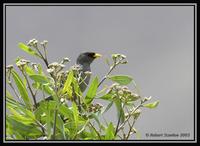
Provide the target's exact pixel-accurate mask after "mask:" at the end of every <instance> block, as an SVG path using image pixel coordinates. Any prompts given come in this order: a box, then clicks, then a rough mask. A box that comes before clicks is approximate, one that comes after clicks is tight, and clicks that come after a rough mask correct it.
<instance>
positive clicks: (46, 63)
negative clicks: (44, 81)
mask: <svg viewBox="0 0 200 146" xmlns="http://www.w3.org/2000/svg"><path fill="white" fill-rule="evenodd" d="M35 48H36V50H37V51H38V53H39V54H40V56H41V57H42V60H43V61H44V63H45V65H46V66H47V68H48V66H49V63H48V61H47V59H46V58H45V57H44V56H43V55H42V53H41V52H40V50H39V49H38V47H37V46H36V47H35Z"/></svg>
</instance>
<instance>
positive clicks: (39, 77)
mask: <svg viewBox="0 0 200 146" xmlns="http://www.w3.org/2000/svg"><path fill="white" fill-rule="evenodd" d="M29 77H30V78H31V79H32V80H34V81H35V82H39V83H42V84H46V83H49V81H48V79H47V77H46V76H43V75H39V74H34V75H30V76H29Z"/></svg>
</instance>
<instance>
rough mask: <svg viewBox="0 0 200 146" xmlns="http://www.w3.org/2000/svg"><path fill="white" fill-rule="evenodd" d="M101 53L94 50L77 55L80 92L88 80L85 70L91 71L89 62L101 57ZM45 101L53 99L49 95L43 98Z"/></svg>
mask: <svg viewBox="0 0 200 146" xmlns="http://www.w3.org/2000/svg"><path fill="white" fill-rule="evenodd" d="M101 56H102V55H101V54H99V53H95V52H84V53H81V54H79V56H78V57H77V59H76V65H78V66H80V70H79V72H81V79H83V81H82V82H81V83H80V85H79V87H80V90H81V92H82V93H83V92H84V91H85V90H86V88H87V86H88V84H89V81H90V77H91V75H90V74H87V72H91V66H90V65H91V63H92V62H93V61H94V60H95V59H96V58H99V57H101ZM45 100H46V101H48V100H53V97H52V96H49V97H47V98H46V99H45Z"/></svg>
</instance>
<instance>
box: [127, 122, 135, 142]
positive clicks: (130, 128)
mask: <svg viewBox="0 0 200 146" xmlns="http://www.w3.org/2000/svg"><path fill="white" fill-rule="evenodd" d="M135 121H136V120H135V119H134V120H133V123H132V125H130V123H129V131H128V135H127V137H126V140H128V138H129V137H130V135H131V131H132V128H133V126H134V124H135Z"/></svg>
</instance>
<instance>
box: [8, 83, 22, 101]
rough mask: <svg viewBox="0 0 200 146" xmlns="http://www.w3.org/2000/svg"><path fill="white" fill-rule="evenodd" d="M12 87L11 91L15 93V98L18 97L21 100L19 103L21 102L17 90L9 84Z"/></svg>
mask: <svg viewBox="0 0 200 146" xmlns="http://www.w3.org/2000/svg"><path fill="white" fill-rule="evenodd" d="M8 84H9V85H10V87H11V89H12V90H13V91H14V94H15V96H17V98H18V99H19V101H21V98H20V96H19V94H18V93H17V91H16V90H15V88H14V87H13V85H12V83H8Z"/></svg>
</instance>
